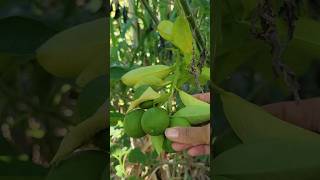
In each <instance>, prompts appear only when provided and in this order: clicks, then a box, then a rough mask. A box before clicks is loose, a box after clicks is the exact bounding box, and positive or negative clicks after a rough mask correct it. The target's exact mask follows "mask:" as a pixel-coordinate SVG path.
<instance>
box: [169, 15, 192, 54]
mask: <svg viewBox="0 0 320 180" xmlns="http://www.w3.org/2000/svg"><path fill="white" fill-rule="evenodd" d="M172 36H173V38H172V43H173V44H174V45H175V46H177V47H178V48H179V49H180V50H181V51H182V52H183V53H184V54H191V53H192V48H193V45H192V42H193V37H192V32H191V30H190V26H189V23H188V20H187V18H186V17H185V16H179V17H178V18H177V19H176V21H175V22H174V24H173V29H172Z"/></svg>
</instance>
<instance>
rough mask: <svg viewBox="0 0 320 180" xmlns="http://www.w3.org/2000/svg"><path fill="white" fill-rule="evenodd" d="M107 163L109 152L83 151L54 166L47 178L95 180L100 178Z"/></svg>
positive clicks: (56, 179) (50, 179)
mask: <svg viewBox="0 0 320 180" xmlns="http://www.w3.org/2000/svg"><path fill="white" fill-rule="evenodd" d="M106 165H107V154H106V153H104V152H102V151H94V150H90V151H82V152H79V153H75V154H73V155H72V156H71V157H70V158H68V159H66V160H64V161H62V162H61V163H60V164H59V165H58V166H53V167H52V169H51V170H50V172H49V174H48V176H47V178H46V180H70V179H76V180H93V179H100V178H101V174H102V172H103V171H104V169H105V167H106Z"/></svg>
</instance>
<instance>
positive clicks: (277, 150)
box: [213, 141, 320, 180]
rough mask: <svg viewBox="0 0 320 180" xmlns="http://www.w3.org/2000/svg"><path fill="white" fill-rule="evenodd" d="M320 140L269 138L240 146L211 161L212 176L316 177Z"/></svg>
mask: <svg viewBox="0 0 320 180" xmlns="http://www.w3.org/2000/svg"><path fill="white" fill-rule="evenodd" d="M319 152H320V143H310V142H303V141H270V142H263V143H254V144H244V145H239V146H237V147H236V148H233V149H231V150H229V151H226V152H224V153H223V154H221V155H219V156H218V157H217V158H216V159H215V160H214V162H213V167H214V169H213V171H214V174H215V175H223V176H227V177H230V178H234V179H237V180H257V179H259V180H270V179H272V180H287V179H288V180H302V179H304V180H317V179H319V177H320V156H319Z"/></svg>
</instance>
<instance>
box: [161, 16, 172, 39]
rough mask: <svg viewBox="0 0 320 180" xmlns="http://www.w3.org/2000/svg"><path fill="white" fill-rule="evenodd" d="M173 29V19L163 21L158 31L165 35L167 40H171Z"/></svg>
mask: <svg viewBox="0 0 320 180" xmlns="http://www.w3.org/2000/svg"><path fill="white" fill-rule="evenodd" d="M172 29H173V23H172V22H171V21H167V20H164V21H161V22H160V23H159V25H158V31H159V33H160V35H161V37H163V39H165V40H167V41H171V40H172V39H173V38H172Z"/></svg>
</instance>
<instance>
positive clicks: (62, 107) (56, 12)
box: [0, 0, 107, 180]
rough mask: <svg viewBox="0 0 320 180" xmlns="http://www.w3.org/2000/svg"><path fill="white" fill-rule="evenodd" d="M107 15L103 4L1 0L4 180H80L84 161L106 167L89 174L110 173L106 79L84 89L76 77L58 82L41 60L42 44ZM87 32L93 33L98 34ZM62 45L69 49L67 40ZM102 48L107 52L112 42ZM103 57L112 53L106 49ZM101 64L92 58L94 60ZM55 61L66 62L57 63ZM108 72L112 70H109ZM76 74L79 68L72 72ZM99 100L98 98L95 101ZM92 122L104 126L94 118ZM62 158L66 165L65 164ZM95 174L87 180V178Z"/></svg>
mask: <svg viewBox="0 0 320 180" xmlns="http://www.w3.org/2000/svg"><path fill="white" fill-rule="evenodd" d="M102 16H103V17H104V16H105V12H104V8H103V7H102V1H101V0H90V1H86V2H83V3H81V2H80V1H38V0H31V1H18V0H10V1H9V0H3V1H1V2H0V39H1V43H0V104H1V106H0V109H1V114H0V126H1V135H0V179H30V180H31V179H39V180H40V179H45V178H46V176H47V174H48V172H49V171H50V174H51V175H50V177H48V179H50V178H53V179H54V178H56V179H61V176H65V175H66V174H67V175H68V178H69V179H70V178H71V179H72V178H75V177H76V175H77V174H78V173H77V172H74V171H73V170H74V167H70V166H73V165H74V163H76V161H74V158H79V159H80V161H82V165H81V164H76V165H75V166H78V165H79V166H82V167H81V168H83V169H87V167H86V166H87V164H83V162H84V163H87V162H89V161H90V160H92V161H94V162H92V163H94V164H95V165H96V166H99V167H100V168H94V169H87V173H86V174H87V175H89V174H91V175H90V176H92V177H93V176H95V177H99V178H100V177H101V176H102V172H103V171H104V169H106V168H105V167H106V166H107V164H106V152H105V149H106V145H105V144H106V139H107V136H106V133H105V129H106V122H105V116H100V117H99V118H94V116H93V115H94V114H95V112H96V111H97V109H98V108H99V107H100V106H102V104H103V103H104V102H105V96H106V95H105V92H106V88H107V87H106V76H105V75H101V76H100V78H97V79H96V80H93V81H92V82H90V83H88V85H87V86H79V85H78V84H77V83H76V82H77V80H76V78H62V77H56V76H54V75H52V74H50V73H48V72H47V71H46V70H45V69H44V68H43V66H42V65H41V64H39V58H38V57H37V53H38V51H37V50H38V49H39V47H40V46H42V45H43V44H45V43H46V42H48V41H49V40H50V39H52V38H53V37H54V36H56V35H58V34H60V33H61V32H63V31H65V30H68V29H70V28H72V27H74V26H76V25H78V24H82V23H85V22H90V21H93V20H95V19H98V18H99V17H102ZM87 35H88V37H91V36H92V34H90V33H89V34H87ZM78 38H79V37H78ZM103 38H104V39H105V40H106V38H105V37H100V39H102V42H103V41H104V42H106V41H105V40H103ZM63 39H64V40H65V44H69V46H67V47H64V49H65V50H66V51H65V52H63V53H64V54H69V55H71V56H73V55H77V54H79V53H80V52H76V51H72V49H71V50H70V48H72V47H73V45H72V43H74V42H71V41H67V39H66V38H63ZM79 40H80V41H81V38H79ZM82 43H83V44H85V42H82ZM57 45H58V46H62V45H63V42H61V41H60V42H58V43H57ZM101 46H102V47H106V43H103V44H101ZM50 52H52V51H49V52H48V53H50ZM54 53H57V52H54ZM98 54H104V50H102V51H100V52H98ZM94 59H95V58H91V59H90V57H87V61H94ZM68 60H69V59H68ZM104 60H105V59H103V61H104ZM52 62H53V63H55V62H58V60H57V59H55V58H53V60H52ZM52 62H51V63H52ZM64 63H65V61H63V62H61V61H60V63H55V65H57V66H60V67H61V68H65V69H67V68H66V67H67V66H66V64H64ZM102 68H104V70H106V68H107V67H106V66H102ZM68 70H69V71H72V70H71V69H70V67H69V69H67V71H68ZM88 71H89V70H86V72H88ZM87 75H88V74H87ZM82 77H83V76H82ZM90 80H92V79H90ZM97 91H98V92H97ZM101 91H103V92H101ZM101 94H103V95H101ZM91 99H96V100H97V99H98V100H97V101H95V102H94V103H93V102H92V101H91ZM101 99H102V100H101ZM104 112H105V110H104ZM103 114H104V113H103ZM90 118H91V119H99V121H100V122H99V123H97V121H96V122H95V123H93V121H91V122H90V121H86V120H87V119H90ZM101 121H102V123H101ZM81 123H84V124H83V125H80V124H81ZM94 124H95V125H94ZM97 124H99V125H97ZM101 124H102V125H101ZM79 126H80V129H79ZM81 126H82V130H81ZM83 126H85V128H83ZM97 126H99V128H97ZM90 127H91V130H90ZM84 132H86V133H84ZM88 134H90V135H88ZM64 136H66V137H69V141H68V140H64V142H65V145H63V144H64V143H62V145H61V147H60V150H59V151H60V153H58V155H56V157H58V159H56V160H57V161H56V163H55V165H56V166H54V168H52V167H53V165H51V166H50V161H51V160H52V159H53V157H54V155H55V154H56V153H57V151H58V149H59V145H60V143H61V140H62V139H63V137H64ZM67 139H68V138H67ZM70 139H71V141H70ZM61 149H62V150H61ZM92 149H94V150H95V152H94V153H93V154H95V153H96V154H99V155H92V156H94V157H95V158H89V160H86V158H88V157H86V155H88V154H90V153H92V152H91V151H92ZM61 151H62V152H63V153H61ZM75 151H81V152H80V153H74V152H75ZM75 156H76V157H75ZM88 156H91V155H88ZM82 158H84V159H85V160H81V159H82ZM58 160H63V163H62V166H61V167H60V166H58V165H59V164H60V163H59V162H60V161H58ZM72 163H73V165H72ZM65 164H68V165H65ZM70 164H71V165H70ZM66 166H68V167H66ZM91 167H92V168H93V166H91ZM51 168H52V169H51ZM57 168H58V169H59V170H57V171H58V172H56V169H57ZM69 168H70V169H69ZM59 173H60V175H59ZM83 173H85V171H83ZM53 174H55V175H53ZM78 175H80V174H78ZM92 177H86V176H82V178H83V179H91V178H92ZM65 178H66V177H65Z"/></svg>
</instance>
